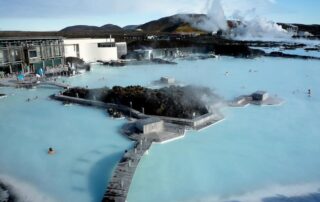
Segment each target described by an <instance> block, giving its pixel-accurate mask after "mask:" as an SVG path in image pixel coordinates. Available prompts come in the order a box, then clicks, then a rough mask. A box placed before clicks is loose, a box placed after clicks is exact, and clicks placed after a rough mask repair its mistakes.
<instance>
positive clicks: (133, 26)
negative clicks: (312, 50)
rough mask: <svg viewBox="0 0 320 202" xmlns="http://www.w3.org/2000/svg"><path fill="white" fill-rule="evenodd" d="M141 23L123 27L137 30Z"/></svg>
mask: <svg viewBox="0 0 320 202" xmlns="http://www.w3.org/2000/svg"><path fill="white" fill-rule="evenodd" d="M139 26H140V25H127V26H124V27H123V28H122V29H124V30H136V29H137V28H138V27H139Z"/></svg>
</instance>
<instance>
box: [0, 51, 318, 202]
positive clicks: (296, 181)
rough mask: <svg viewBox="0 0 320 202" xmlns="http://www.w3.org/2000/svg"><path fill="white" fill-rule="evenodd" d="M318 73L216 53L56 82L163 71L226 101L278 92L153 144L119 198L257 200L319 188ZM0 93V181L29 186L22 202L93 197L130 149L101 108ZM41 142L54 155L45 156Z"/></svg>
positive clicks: (95, 83) (41, 92) (123, 81)
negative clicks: (265, 103)
mask: <svg viewBox="0 0 320 202" xmlns="http://www.w3.org/2000/svg"><path fill="white" fill-rule="evenodd" d="M226 72H228V74H227V76H226ZM319 74H320V62H319V61H311V60H309V61H305V60H288V59H280V58H278V59H274V58H258V59H254V60H246V59H235V58H229V57H222V58H220V59H214V60H198V61H178V65H174V66H171V65H151V66H150V65H145V66H130V67H125V68H106V67H103V66H99V65H96V66H94V68H93V71H92V72H90V73H87V74H84V75H80V76H76V77H73V78H68V79H65V78H62V79H61V80H65V82H67V83H70V84H72V85H77V86H86V85H88V87H90V88H94V87H102V86H113V85H122V86H126V85H135V84H139V85H143V86H148V87H153V86H152V81H154V80H157V79H159V78H160V77H161V76H172V77H175V78H176V80H178V81H179V82H180V83H182V84H195V85H201V86H207V87H210V88H212V89H214V90H215V92H216V93H218V94H219V95H221V96H222V97H223V98H225V99H226V100H229V99H232V98H234V97H235V96H239V95H243V94H249V93H252V92H253V91H256V90H266V91H268V92H269V93H270V94H271V95H273V96H278V97H281V98H283V99H284V100H285V103H284V104H283V105H282V106H277V107H257V106H248V107H246V108H227V107H223V108H222V109H221V110H222V111H223V113H224V114H225V116H226V120H225V121H223V122H221V123H219V124H217V125H215V126H212V127H210V128H207V129H205V130H203V131H200V132H193V131H191V132H188V134H187V136H186V137H185V138H184V139H180V140H177V141H174V142H170V143H167V144H162V145H153V146H152V148H151V150H150V151H149V155H146V156H144V157H143V159H142V161H141V163H140V164H139V167H138V169H137V171H136V174H135V176H134V179H133V183H132V185H131V188H130V192H129V196H128V201H135V202H144V201H146V202H147V201H159V202H160V201H262V200H265V199H267V198H269V199H270V198H272V197H276V196H277V195H278V194H280V195H284V196H287V197H295V196H301V195H302V196H303V195H307V194H309V193H315V192H318V191H319V188H320V172H319V171H318V170H319V167H320V158H318V156H319V155H320V147H319V144H318V142H319V141H320V133H319V131H320V125H319V124H318V122H319V121H318V120H319V118H320V105H319V101H320V89H319V88H320V87H319V86H320V79H319V76H318V75H319ZM308 89H311V91H312V97H308V96H307V94H306V92H307V90H308ZM0 91H1V92H4V93H8V94H9V96H8V98H6V99H3V100H0V114H1V116H0V165H1V166H0V180H1V179H4V180H5V181H10V182H12V184H15V185H16V186H20V187H22V188H20V189H22V190H30V191H29V195H28V193H25V194H26V196H25V198H27V197H31V196H33V197H35V198H34V200H30V201H35V200H38V201H66V202H68V201H75V200H76V201H80V202H81V201H83V202H85V201H93V202H96V201H100V199H101V196H102V195H103V192H104V189H105V187H106V184H107V180H108V177H110V175H111V173H112V169H113V168H114V166H115V165H116V163H117V161H118V160H119V159H120V158H121V155H122V153H123V152H124V150H126V149H127V148H129V147H131V146H132V142H130V141H128V140H126V139H125V138H124V137H122V136H121V135H120V134H119V133H118V129H119V127H120V126H121V125H122V124H123V123H124V120H112V119H110V118H108V117H107V115H106V113H105V112H104V111H103V110H101V109H95V108H89V107H83V106H78V105H73V106H70V107H64V106H63V105H62V104H61V103H59V102H56V101H52V100H49V99H48V95H50V94H52V93H55V92H57V90H55V89H46V88H38V89H35V90H23V89H8V88H0ZM35 96H38V97H39V98H38V99H37V100H34V101H31V102H26V101H25V100H26V99H27V98H34V97H35ZM50 146H52V147H54V148H55V149H56V150H57V153H56V155H53V156H48V155H47V153H46V151H47V149H48V147H50ZM26 187H27V188H26ZM30 193H31V194H30ZM30 195H31V196H30Z"/></svg>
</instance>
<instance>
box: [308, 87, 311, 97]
mask: <svg viewBox="0 0 320 202" xmlns="http://www.w3.org/2000/svg"><path fill="white" fill-rule="evenodd" d="M308 96H309V97H311V89H308Z"/></svg>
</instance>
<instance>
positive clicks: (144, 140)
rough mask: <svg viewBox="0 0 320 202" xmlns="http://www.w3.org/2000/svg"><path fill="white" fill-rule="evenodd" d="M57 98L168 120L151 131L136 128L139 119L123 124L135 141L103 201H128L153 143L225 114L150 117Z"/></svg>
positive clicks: (91, 101) (212, 120)
mask: <svg viewBox="0 0 320 202" xmlns="http://www.w3.org/2000/svg"><path fill="white" fill-rule="evenodd" d="M52 98H53V99H56V100H60V101H67V102H72V103H77V104H82V105H89V106H96V107H101V108H110V107H112V108H115V109H117V110H119V111H122V112H124V114H131V116H132V117H134V118H138V119H145V118H150V117H151V118H158V119H161V120H163V121H164V130H163V131H160V132H153V133H149V134H143V133H139V134H137V133H136V132H135V130H134V127H135V122H130V123H128V124H126V125H124V126H123V128H122V133H123V134H124V135H126V137H128V138H129V139H131V140H133V141H135V142H136V143H135V144H134V147H133V148H132V149H130V150H129V151H126V152H125V153H124V156H123V157H122V159H121V160H120V162H119V163H118V165H117V167H116V168H115V170H114V172H113V175H112V177H111V179H110V180H109V183H108V186H107V189H106V192H105V194H104V196H103V199H102V202H125V201H126V198H127V195H128V192H129V188H130V184H131V182H132V179H133V176H134V172H135V170H136V168H137V166H138V164H139V162H140V160H141V158H142V156H143V155H144V154H145V153H147V152H148V150H149V149H150V147H151V145H152V144H153V143H163V142H167V141H171V140H175V139H177V138H181V137H184V135H185V132H186V129H188V128H189V129H195V130H200V129H202V128H205V127H207V126H209V125H212V124H214V123H217V122H219V121H221V120H223V119H224V117H223V116H222V115H221V114H219V113H217V114H213V113H208V114H205V115H203V116H200V117H197V118H195V119H192V120H191V119H179V118H172V117H161V116H150V115H146V114H143V113H141V112H139V111H136V110H134V109H132V108H129V107H127V106H124V105H116V104H113V103H104V102H100V101H96V100H86V99H82V98H76V97H69V96H65V95H62V94H57V95H53V96H52Z"/></svg>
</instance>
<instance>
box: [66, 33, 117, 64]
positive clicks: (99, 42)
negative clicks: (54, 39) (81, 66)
mask: <svg viewBox="0 0 320 202" xmlns="http://www.w3.org/2000/svg"><path fill="white" fill-rule="evenodd" d="M64 51H65V57H77V58H80V59H82V60H84V61H85V62H86V63H91V62H97V61H98V60H101V61H110V60H117V59H118V48H117V46H116V43H115V40H114V38H111V37H110V38H105V39H102V38H100V39H90V38H81V39H64Z"/></svg>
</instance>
